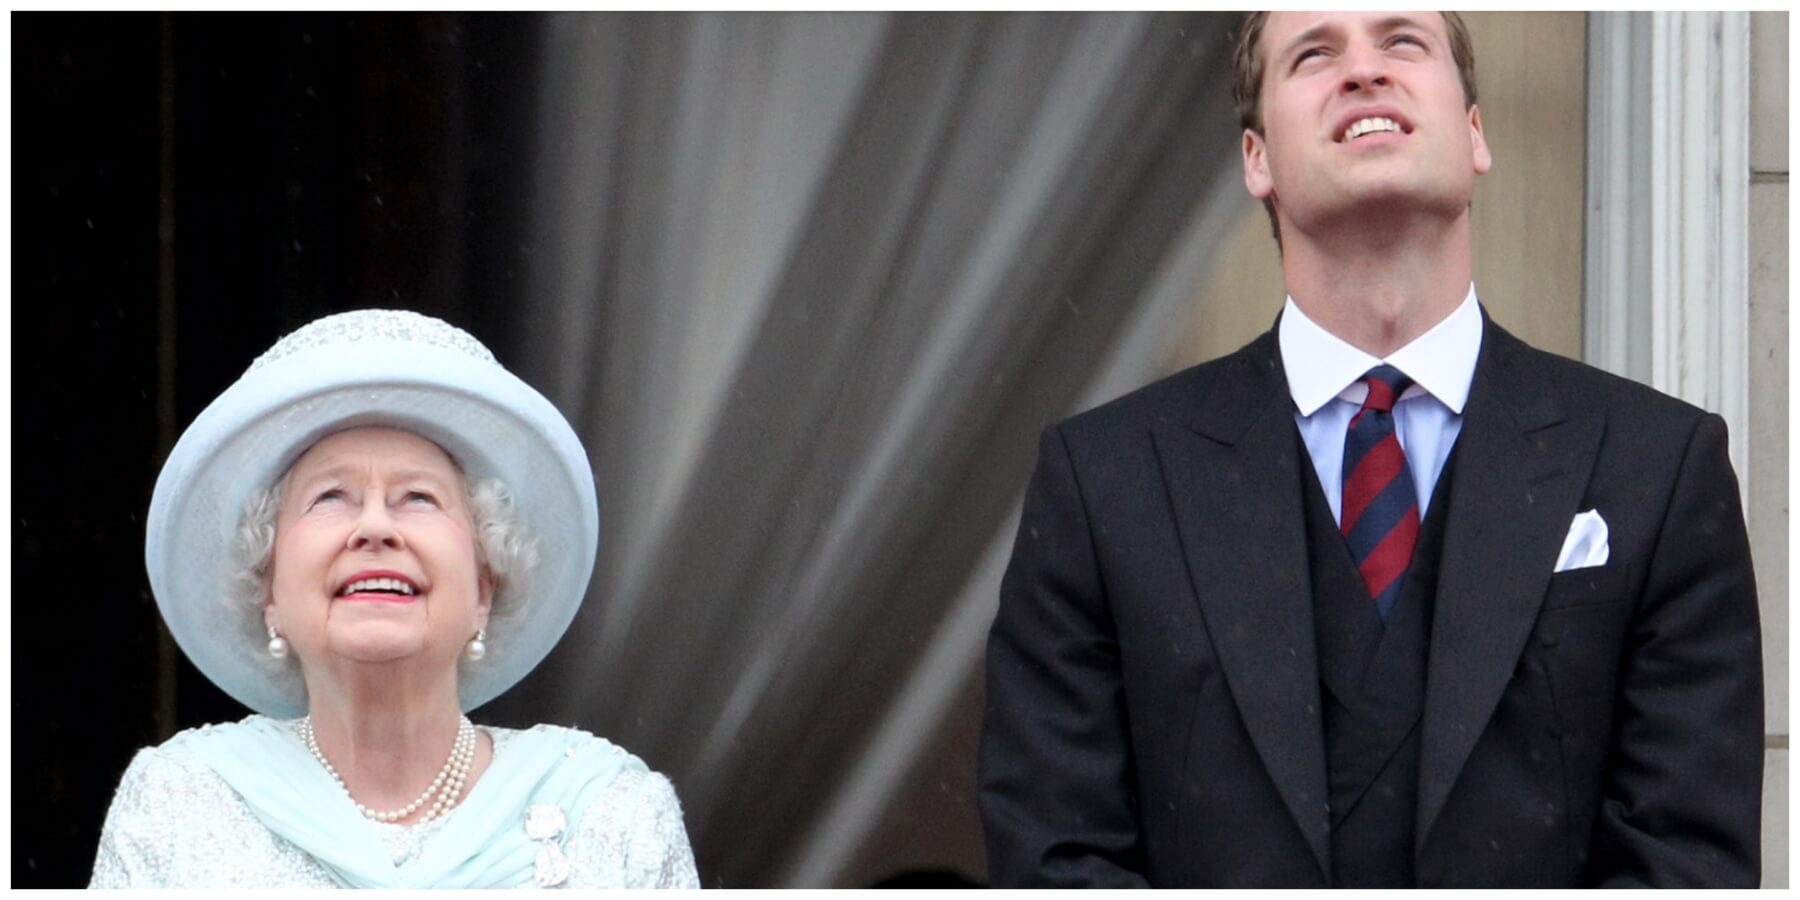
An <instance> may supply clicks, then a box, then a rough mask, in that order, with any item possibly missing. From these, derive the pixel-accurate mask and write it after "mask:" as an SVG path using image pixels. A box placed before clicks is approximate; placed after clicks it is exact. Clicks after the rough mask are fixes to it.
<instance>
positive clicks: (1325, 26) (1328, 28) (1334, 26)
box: [1271, 22, 1340, 61]
mask: <svg viewBox="0 0 1800 900" xmlns="http://www.w3.org/2000/svg"><path fill="white" fill-rule="evenodd" d="M1338 30H1340V29H1339V26H1338V23H1336V22H1320V23H1318V24H1317V25H1314V26H1313V27H1311V28H1308V29H1306V30H1305V31H1302V32H1300V33H1299V34H1296V35H1294V37H1293V38H1292V39H1290V40H1289V41H1288V42H1287V45H1286V46H1284V47H1282V48H1281V52H1280V53H1278V54H1276V55H1275V59H1281V58H1283V57H1285V56H1287V55H1288V54H1290V53H1293V52H1294V48H1296V47H1298V46H1300V45H1301V44H1310V43H1312V42H1313V41H1316V40H1318V39H1319V38H1321V37H1323V36H1324V35H1325V34H1327V33H1328V32H1333V31H1338ZM1271 61H1273V60H1271Z"/></svg>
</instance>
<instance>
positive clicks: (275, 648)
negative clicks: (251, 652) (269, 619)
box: [269, 625, 288, 659]
mask: <svg viewBox="0 0 1800 900" xmlns="http://www.w3.org/2000/svg"><path fill="white" fill-rule="evenodd" d="M269 655H270V656H273V657H275V658H276V659H287V655H288V643H287V639H286V638H284V637H282V636H281V632H279V631H276V630H275V626H273V625H270V626H269Z"/></svg>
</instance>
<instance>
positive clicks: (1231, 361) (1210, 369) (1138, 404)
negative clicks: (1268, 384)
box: [1056, 333, 1281, 437]
mask: <svg viewBox="0 0 1800 900" xmlns="http://www.w3.org/2000/svg"><path fill="white" fill-rule="evenodd" d="M1280 367H1281V358H1280V354H1279V353H1277V352H1275V349H1274V336H1273V333H1265V334H1264V335H1262V336H1260V337H1258V338H1257V339H1256V340H1254V341H1251V342H1250V343H1249V344H1246V345H1244V346H1243V347H1240V348H1239V349H1238V350H1236V351H1235V352H1233V353H1229V354H1227V355H1225V356H1221V357H1218V358H1216V359H1211V360H1208V361H1206V362H1202V363H1199V364H1197V365H1193V366H1189V367H1187V368H1185V369H1182V370H1180V371H1177V372H1175V373H1173V374H1170V375H1166V376H1164V377H1162V378H1159V379H1157V380H1156V381H1152V382H1150V383H1149V384H1146V385H1144V386H1143V387H1140V388H1137V389H1135V390H1133V391H1131V392H1130V393H1127V394H1124V395H1122V396H1120V397H1117V398H1114V399H1112V400H1109V401H1107V402H1105V403H1102V404H1100V405H1099V406H1095V407H1093V408H1091V409H1088V410H1085V411H1083V412H1079V413H1076V414H1075V415H1073V416H1070V417H1069V418H1067V419H1064V420H1063V421H1061V422H1059V423H1057V425H1056V427H1057V428H1058V429H1060V430H1061V431H1062V432H1063V433H1064V434H1065V435H1071V436H1082V437H1107V436H1111V435H1116V434H1119V433H1121V432H1134V433H1135V432H1141V431H1142V430H1143V429H1144V428H1146V427H1148V426H1150V425H1153V424H1156V423H1160V422H1171V421H1173V422H1179V421H1181V420H1183V419H1185V418H1188V417H1191V416H1193V415H1195V414H1196V413H1197V412H1198V411H1199V410H1200V409H1201V408H1202V407H1203V406H1204V405H1205V404H1206V403H1207V402H1208V401H1209V400H1212V399H1217V398H1219V397H1220V396H1221V392H1232V391H1240V390H1242V389H1243V387H1242V386H1243V384H1244V383H1245V382H1246V380H1247V378H1246V377H1247V376H1248V377H1250V378H1255V377H1256V376H1258V375H1262V376H1264V377H1271V376H1272V377H1275V378H1280V377H1281V376H1280ZM1265 368H1273V369H1274V370H1275V371H1274V372H1272V373H1269V372H1259V371H1258V370H1259V369H1265Z"/></svg>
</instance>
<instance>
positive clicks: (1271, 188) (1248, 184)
mask: <svg viewBox="0 0 1800 900" xmlns="http://www.w3.org/2000/svg"><path fill="white" fill-rule="evenodd" d="M1484 146H1485V145H1484ZM1243 149H1244V189H1245V190H1248V191H1249V192H1250V196H1252V197H1255V198H1256V199H1258V200H1267V199H1269V195H1270V194H1273V193H1274V192H1275V181H1274V179H1272V178H1270V177H1269V144H1268V142H1267V141H1265V140H1264V139H1263V136H1262V135H1260V134H1257V133H1256V132H1255V131H1253V130H1251V129H1249V128H1246V129H1244V148H1243Z"/></svg>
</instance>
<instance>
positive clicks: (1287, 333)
mask: <svg viewBox="0 0 1800 900" xmlns="http://www.w3.org/2000/svg"><path fill="white" fill-rule="evenodd" d="M1481 330H1482V322H1481V307H1480V304H1479V303H1478V301H1477V300H1476V297H1475V285H1474V284H1473V283H1471V284H1470V285H1469V293H1468V295H1467V296H1465V297H1463V302H1462V304H1461V305H1459V306H1458V307H1457V308H1456V310H1455V311H1454V312H1452V313H1450V315H1448V316H1445V317H1444V320H1443V321H1441V322H1439V323H1437V324H1436V325H1433V326H1432V327H1431V329H1430V330H1429V331H1426V332H1425V333H1424V334H1421V335H1419V336H1418V337H1416V338H1414V339H1413V340H1412V341H1411V342H1410V343H1408V344H1407V345H1406V346H1404V347H1401V348H1400V349H1398V350H1395V351H1394V352H1393V353H1392V354H1390V355H1389V356H1388V358H1387V359H1377V358H1375V357H1373V356H1370V355H1369V354H1367V353H1364V352H1363V351H1361V350H1358V349H1357V348H1355V347H1353V346H1351V345H1350V344H1349V343H1348V342H1346V341H1345V340H1344V339H1342V338H1340V337H1338V336H1337V335H1335V334H1332V333H1331V332H1329V331H1326V330H1325V329H1324V328H1322V327H1320V325H1319V324H1318V323H1317V322H1314V321H1313V320H1311V319H1309V318H1307V317H1306V314H1305V313H1303V312H1301V311H1300V306H1299V304H1297V303H1295V302H1294V298H1293V297H1291V296H1290V297H1288V298H1287V305H1286V306H1284V307H1283V308H1282V312H1281V325H1280V327H1279V333H1278V334H1277V338H1278V339H1279V342H1280V346H1281V364H1282V368H1283V369H1284V370H1286V372H1287V383H1288V391H1289V393H1291V394H1292V395H1293V398H1294V406H1295V408H1296V409H1298V410H1299V411H1300V414H1301V415H1302V416H1311V415H1312V414H1313V413H1316V412H1318V411H1319V408H1320V407H1322V406H1324V405H1325V404H1326V403H1328V402H1330V401H1331V399H1332V398H1333V397H1343V398H1344V399H1345V400H1349V401H1351V402H1352V403H1361V402H1362V399H1363V395H1364V394H1365V393H1366V392H1367V390H1368V388H1367V387H1365V386H1364V385H1363V384H1362V382H1361V378H1362V377H1363V375H1365V374H1367V373H1368V371H1369V370H1370V369H1372V368H1374V367H1376V366H1378V365H1381V364H1382V363H1384V362H1385V363H1387V364H1389V365H1391V366H1393V367H1394V368H1396V369H1399V370H1400V371H1402V372H1404V373H1406V376H1407V377H1408V378H1411V379H1412V380H1413V381H1414V383H1415V384H1414V386H1413V387H1410V388H1407V390H1406V393H1404V394H1401V395H1400V396H1401V399H1405V398H1407V397H1411V396H1416V395H1417V394H1418V393H1419V392H1420V391H1423V392H1424V393H1428V394H1430V395H1431V396H1433V397H1436V398H1437V399H1438V401H1439V402H1441V403H1443V404H1444V405H1445V406H1447V407H1449V408H1450V411H1451V413H1453V414H1455V415H1462V411H1463V405H1464V404H1466V403H1467V402H1468V400H1469V384H1470V382H1472V381H1473V380H1474V378H1475V357H1476V355H1477V354H1478V353H1479V352H1480V351H1481Z"/></svg>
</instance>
